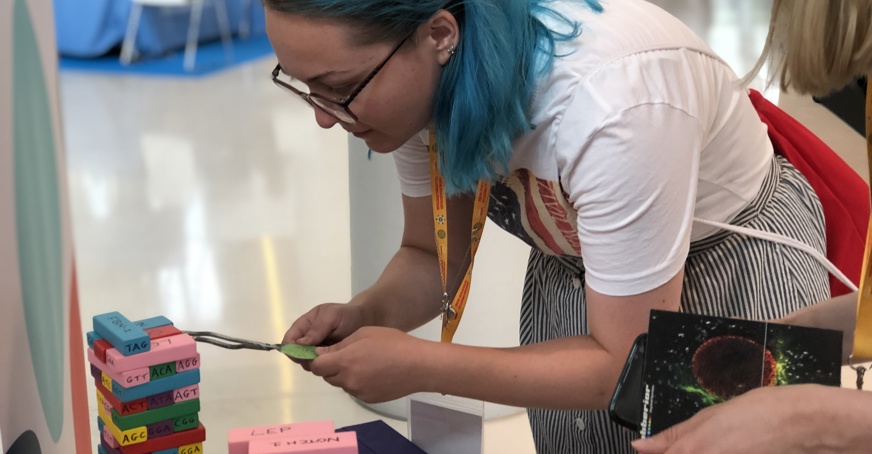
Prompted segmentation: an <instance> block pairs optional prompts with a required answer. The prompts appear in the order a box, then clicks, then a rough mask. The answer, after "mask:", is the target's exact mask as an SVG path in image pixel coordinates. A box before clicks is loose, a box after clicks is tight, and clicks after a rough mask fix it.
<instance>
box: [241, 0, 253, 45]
mask: <svg viewBox="0 0 872 454" xmlns="http://www.w3.org/2000/svg"><path fill="white" fill-rule="evenodd" d="M250 35H251V0H242V9H241V10H240V14H239V37H240V38H242V39H248V37H249V36H250Z"/></svg>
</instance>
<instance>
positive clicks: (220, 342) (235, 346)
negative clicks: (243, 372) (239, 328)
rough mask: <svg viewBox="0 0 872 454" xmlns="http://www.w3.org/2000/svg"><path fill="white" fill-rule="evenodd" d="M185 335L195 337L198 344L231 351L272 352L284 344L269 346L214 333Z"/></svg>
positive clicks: (190, 332)
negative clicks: (202, 343) (201, 343)
mask: <svg viewBox="0 0 872 454" xmlns="http://www.w3.org/2000/svg"><path fill="white" fill-rule="evenodd" d="M184 333H185V334H188V335H189V336H191V337H193V338H194V340H195V341H197V342H204V343H207V344H212V345H216V346H218V347H221V348H226V349H229V350H240V349H248V350H261V351H270V350H281V349H282V344H267V343H266V342H257V341H252V340H246V339H239V338H237V337H230V336H225V335H224V334H218V333H213V332H212V331H184Z"/></svg>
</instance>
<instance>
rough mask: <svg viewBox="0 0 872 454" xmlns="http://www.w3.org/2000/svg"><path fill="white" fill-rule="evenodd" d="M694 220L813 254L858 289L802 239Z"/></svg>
mask: <svg viewBox="0 0 872 454" xmlns="http://www.w3.org/2000/svg"><path fill="white" fill-rule="evenodd" d="M693 222H698V223H700V224H705V225H708V226H712V227H717V228H720V229H724V230H729V231H731V232H736V233H740V234H743V235H748V236H751V237H754V238H760V239H761V240H766V241H772V242H775V243H780V244H784V245H786V246H790V247H794V248H796V249H799V250H801V251H803V252H805V253H807V254H809V255H811V256H812V257H814V258H815V260H817V261H818V262H820V263H821V265H823V266H824V267H825V268H826V269H827V270H829V272H830V273H833V276H836V278H837V279H838V280H840V281H842V283H843V284H845V285H846V286H847V287H848V288H850V289H851V290H852V291H854V292H856V291H857V286H856V285H854V283H853V282H851V280H850V279H848V277H847V276H845V275H844V274H843V273H842V272H841V270H839V269H838V268H836V265H833V262H831V261H829V260H828V259H827V258H826V257H825V256H824V255H823V254H821V253H820V251H818V250H817V249H815V248H813V247H811V246H809V245H807V244H805V243H803V242H801V241H797V240H795V239H793V238H790V237H786V236H784V235H779V234H777V233H772V232H764V231H762V230H755V229H749V228H747V227H739V226H736V225H730V224H724V223H723V222H715V221H709V220H706V219H700V218H693Z"/></svg>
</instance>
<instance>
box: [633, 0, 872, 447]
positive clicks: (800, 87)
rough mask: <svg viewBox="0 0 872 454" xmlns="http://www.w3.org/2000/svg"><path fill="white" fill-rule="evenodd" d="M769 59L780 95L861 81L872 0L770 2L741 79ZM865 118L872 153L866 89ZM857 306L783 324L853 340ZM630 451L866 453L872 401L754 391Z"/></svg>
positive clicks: (836, 391)
mask: <svg viewBox="0 0 872 454" xmlns="http://www.w3.org/2000/svg"><path fill="white" fill-rule="evenodd" d="M767 62H768V63H769V64H770V65H771V67H772V68H773V69H775V70H776V71H773V72H772V77H771V78H770V83H771V82H773V81H774V80H775V79H778V81H779V85H780V86H781V89H782V90H788V89H791V88H792V89H794V90H796V91H798V92H802V93H810V94H814V95H826V94H828V93H830V92H832V91H834V90H838V89H840V88H842V87H844V86H845V85H847V84H849V83H850V82H852V81H854V80H855V79H857V78H858V77H862V76H868V75H869V73H870V72H872V0H775V1H774V2H773V6H772V23H771V26H770V29H769V36H768V38H767V41H766V46H765V48H764V51H763V55H762V56H761V58H760V60H759V62H758V64H757V66H756V67H755V68H754V70H753V71H752V73H751V74H750V75H749V76H748V77H746V80H749V79H750V78H753V77H754V76H755V75H756V74H757V73H758V72H759V71H760V70H761V68H762V67H763V65H764V64H766V63H767ZM866 112H867V135H866V140H867V143H868V144H869V146H870V149H872V136H870V134H869V132H870V131H869V129H870V128H869V125H870V123H872V121H870V119H869V114H870V113H872V95H870V94H869V93H868V91H867V103H866ZM870 168H872V163H870ZM856 301H857V294H856V293H853V294H848V295H844V296H842V297H838V298H834V299H832V300H829V301H826V302H824V303H821V304H818V305H816V306H811V307H808V308H806V309H803V310H801V311H799V312H796V313H794V314H791V315H789V316H787V317H785V318H784V319H782V321H784V322H787V323H792V324H798V325H808V326H820V327H828V328H834V329H841V330H843V331H844V332H845V335H846V336H851V335H852V333H853V329H854V326H853V325H854V323H855V319H856ZM847 344H850V341H849V342H847ZM866 359H868V358H866ZM633 446H634V448H636V449H637V450H638V451H639V452H640V453H642V454H660V453H666V454H681V453H694V454H705V453H723V452H741V453H745V454H751V453H767V454H773V453H791V454H795V453H819V452H845V453H868V452H870V451H872V394H870V393H866V392H863V391H856V390H851V389H844V388H831V387H825V386H819V385H794V386H784V387H776V388H760V389H756V390H753V391H751V392H748V393H746V394H744V395H742V396H740V397H737V398H735V399H733V400H730V401H729V402H725V403H723V404H720V405H716V406H714V407H710V408H707V409H705V410H703V411H701V412H700V413H698V414H697V415H696V416H694V417H693V418H691V419H690V420H688V421H685V422H683V423H681V424H678V425H676V426H673V427H672V428H670V429H668V430H666V431H664V432H662V433H660V434H658V435H656V436H654V437H652V438H648V439H644V440H638V441H636V442H635V443H634V444H633Z"/></svg>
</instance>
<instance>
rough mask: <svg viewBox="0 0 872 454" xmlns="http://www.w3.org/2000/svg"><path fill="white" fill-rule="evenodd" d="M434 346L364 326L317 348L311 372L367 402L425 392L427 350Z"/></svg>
mask: <svg viewBox="0 0 872 454" xmlns="http://www.w3.org/2000/svg"><path fill="white" fill-rule="evenodd" d="M433 344H435V343H434V342H429V341H425V340H422V339H419V338H416V337H414V336H410V335H409V334H406V333H404V332H402V331H400V330H397V329H393V328H381V327H364V328H361V329H359V330H357V331H356V332H355V333H354V334H352V335H350V336H348V337H347V338H346V339H345V340H343V341H341V342H339V343H338V344H335V345H331V346H329V347H319V348H318V358H316V359H314V360H312V362H311V363H310V364H309V368H310V370H311V372H312V373H314V374H315V375H318V376H320V377H323V378H324V380H325V381H326V382H327V383H330V384H331V385H333V386H336V387H339V388H342V389H344V390H345V391H346V392H347V393H348V394H351V395H352V396H354V397H356V398H358V399H360V400H362V401H364V402H369V403H376V402H385V401H388V400H392V399H397V398H399V397H403V396H407V395H409V394H412V393H415V392H419V391H427V390H428V389H426V387H427V386H426V385H427V383H426V382H427V380H428V373H427V372H426V368H425V367H423V366H424V365H425V364H426V363H427V356H428V354H427V351H428V349H429V348H430V347H431V346H432V345H433Z"/></svg>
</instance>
